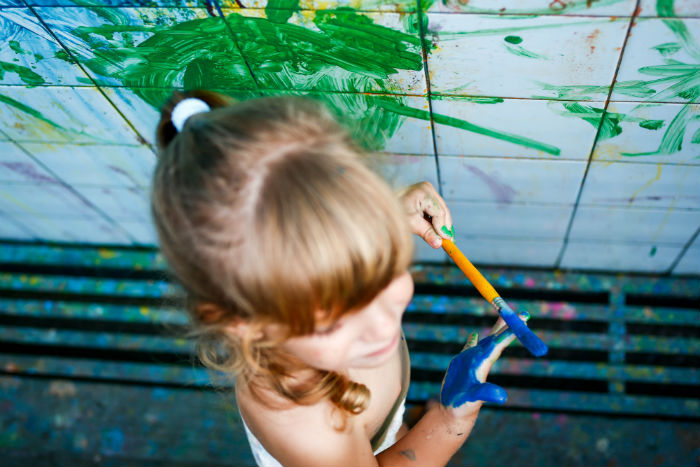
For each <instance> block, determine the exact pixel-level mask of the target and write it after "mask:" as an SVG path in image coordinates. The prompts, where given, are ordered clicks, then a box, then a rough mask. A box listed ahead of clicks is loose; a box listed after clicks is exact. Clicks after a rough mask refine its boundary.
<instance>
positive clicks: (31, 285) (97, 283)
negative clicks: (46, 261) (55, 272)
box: [0, 273, 179, 298]
mask: <svg viewBox="0 0 700 467" xmlns="http://www.w3.org/2000/svg"><path fill="white" fill-rule="evenodd" d="M0 289H9V290H13V291H23V292H27V293H29V292H44V293H45V292H58V293H82V294H99V295H119V296H128V297H163V298H166V297H172V296H175V295H176V294H177V293H178V292H179V289H178V288H177V287H176V286H175V285H173V284H171V283H169V282H166V281H155V280H124V279H108V278H94V277H71V276H65V277H63V276H42V275H32V274H11V273H0Z"/></svg>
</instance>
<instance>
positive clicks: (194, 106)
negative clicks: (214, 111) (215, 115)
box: [170, 97, 211, 133]
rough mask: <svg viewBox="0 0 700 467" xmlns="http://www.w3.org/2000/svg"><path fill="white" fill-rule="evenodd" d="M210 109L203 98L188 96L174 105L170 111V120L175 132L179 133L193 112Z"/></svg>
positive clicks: (197, 112)
mask: <svg viewBox="0 0 700 467" xmlns="http://www.w3.org/2000/svg"><path fill="white" fill-rule="evenodd" d="M210 110H211V108H210V107H209V106H208V105H207V103H206V102H204V101H203V100H201V99H197V98H194V97H188V98H187V99H183V100H181V101H180V102H178V103H177V105H175V107H174V108H173V111H172V112H171V113H170V121H171V122H173V126H174V127H175V129H176V130H177V132H178V133H180V132H181V131H182V128H183V127H184V126H185V122H186V121H187V119H188V118H190V117H191V116H192V115H194V114H199V113H202V112H209V111H210Z"/></svg>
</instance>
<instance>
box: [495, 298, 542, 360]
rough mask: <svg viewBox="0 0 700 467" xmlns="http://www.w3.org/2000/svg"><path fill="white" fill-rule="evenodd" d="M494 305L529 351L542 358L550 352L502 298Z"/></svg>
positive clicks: (496, 300) (496, 299)
mask: <svg viewBox="0 0 700 467" xmlns="http://www.w3.org/2000/svg"><path fill="white" fill-rule="evenodd" d="M493 304H494V305H495V306H496V307H497V308H498V314H500V315H501V318H503V321H505V322H506V324H507V325H508V327H509V328H510V329H511V330H512V331H513V332H514V333H515V336H516V337H517V338H518V340H519V341H520V342H521V343H522V344H523V345H524V346H525V348H526V349H527V350H529V351H530V352H531V353H532V354H533V355H534V356H535V357H541V356H543V355H545V354H546V353H547V351H548V350H549V348H548V347H547V344H545V343H544V342H543V341H542V339H540V338H539V337H537V335H536V334H535V333H534V332H532V331H531V330H530V328H528V327H527V325H526V324H525V323H523V322H522V320H521V319H520V318H518V315H517V313H516V312H514V311H513V310H512V308H511V307H509V306H508V304H507V303H506V301H505V300H503V299H502V298H501V297H496V298H495V299H494V300H493Z"/></svg>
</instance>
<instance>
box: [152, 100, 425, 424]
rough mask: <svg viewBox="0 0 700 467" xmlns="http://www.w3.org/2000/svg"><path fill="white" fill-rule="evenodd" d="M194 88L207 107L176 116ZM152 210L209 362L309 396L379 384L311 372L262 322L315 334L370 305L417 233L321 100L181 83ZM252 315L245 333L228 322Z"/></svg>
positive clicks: (162, 139) (162, 127)
mask: <svg viewBox="0 0 700 467" xmlns="http://www.w3.org/2000/svg"><path fill="white" fill-rule="evenodd" d="M186 97H197V98H199V99H202V100H204V101H205V102H207V104H208V105H209V106H210V107H211V109H212V110H211V111H209V112H205V113H202V114H196V115H194V116H193V117H191V118H190V119H188V120H187V123H186V124H185V126H184V128H183V130H182V132H181V133H178V132H177V130H175V128H174V127H173V124H172V122H171V119H170V116H171V112H172V110H173V108H174V106H175V105H176V104H177V103H178V102H179V101H181V100H182V99H184V98H186ZM156 136H157V142H158V149H159V160H158V164H157V167H156V170H155V174H154V178H153V188H152V199H151V202H152V211H153V217H154V219H155V225H156V229H157V232H158V237H159V241H160V247H161V251H162V253H163V255H164V256H165V258H166V259H167V261H168V263H169V266H170V267H171V269H172V271H173V273H174V274H175V276H176V277H177V279H178V280H179V281H180V282H181V284H182V285H183V287H184V289H185V292H186V294H187V301H188V304H189V305H188V308H189V311H190V312H191V315H192V318H193V326H194V327H193V331H194V334H195V335H196V336H197V341H198V355H199V358H200V359H201V360H202V362H203V363H204V364H205V365H207V366H209V367H211V368H215V369H218V370H222V371H227V372H232V373H233V374H235V375H236V376H237V377H238V378H244V379H245V381H246V382H247V383H248V384H249V385H250V386H251V388H252V389H253V393H254V394H256V396H258V397H260V393H259V391H258V389H259V388H261V387H263V386H264V387H266V388H272V389H274V390H276V391H277V392H278V393H279V394H281V395H282V396H283V397H285V398H287V399H288V400H291V401H294V402H296V403H300V404H311V403H314V402H316V401H318V400H320V399H321V398H323V397H328V398H329V399H330V400H331V401H332V402H333V403H334V404H335V405H336V406H337V407H339V408H342V409H343V410H345V411H348V412H351V413H360V412H362V411H363V410H364V409H365V408H366V406H367V404H368V402H369V391H368V390H367V388H366V387H365V386H363V385H360V384H357V383H354V382H352V381H350V380H349V379H348V377H347V376H346V375H341V374H337V373H334V372H329V371H322V370H317V369H314V371H312V372H311V373H313V375H314V376H312V377H311V378H309V379H308V380H306V381H303V382H301V383H300V382H298V381H294V382H293V381H292V379H291V378H288V376H289V375H290V374H291V373H292V372H294V371H295V370H300V369H308V367H306V366H305V365H304V364H303V363H301V362H300V361H298V360H297V359H295V358H293V357H292V356H291V355H289V354H286V353H285V352H284V351H283V350H281V349H280V347H279V345H278V344H279V343H280V341H275V342H273V341H270V339H269V338H268V337H267V336H266V335H265V333H264V332H263V330H264V329H265V327H266V326H267V325H269V324H283V325H285V329H287V333H286V335H285V337H284V338H288V337H292V336H300V335H306V334H310V333H313V332H314V330H315V327H316V324H317V321H318V320H319V311H322V313H323V316H322V317H321V319H322V320H323V321H327V322H332V321H334V320H336V319H338V318H339V317H340V316H342V315H343V314H345V313H352V312H353V311H355V310H357V309H359V308H361V307H362V306H364V305H366V304H368V303H369V302H370V301H372V299H373V298H374V297H375V296H376V295H377V294H378V293H379V292H380V291H381V290H382V289H384V288H385V287H386V286H387V285H388V284H389V283H390V282H391V281H392V280H393V279H394V278H395V277H396V276H397V275H398V274H400V273H402V272H404V271H405V270H406V269H407V267H408V266H409V263H410V260H411V256H412V249H413V243H412V239H411V235H410V232H409V228H408V224H407V221H406V219H405V215H404V213H403V210H402V208H401V206H400V205H399V203H398V200H397V199H396V197H395V196H394V194H393V193H392V192H391V190H390V188H389V187H388V186H387V185H386V183H385V182H383V181H382V180H381V179H380V178H379V177H378V176H377V175H376V174H374V173H373V172H372V171H370V170H369V169H368V168H367V167H366V166H365V165H364V164H363V162H362V161H361V159H362V157H363V152H362V150H361V149H359V148H358V147H357V146H356V145H355V144H354V143H353V142H352V141H351V139H350V138H349V136H348V134H347V133H346V132H345V131H344V130H343V129H342V128H341V127H340V126H339V125H338V124H337V123H336V121H335V120H334V118H333V117H332V116H331V114H330V113H329V112H328V110H326V109H325V108H324V107H323V106H322V105H320V104H319V103H317V102H315V101H313V100H310V99H305V98H298V97H271V98H261V99H253V100H249V101H244V102H241V103H233V102H232V101H230V100H229V99H228V98H226V97H225V96H222V95H219V94H216V93H211V92H206V91H191V92H187V93H176V94H175V95H174V96H173V97H172V98H171V99H170V101H169V102H168V103H167V104H166V105H165V107H164V108H163V111H162V114H161V120H160V122H159V124H158V129H157V135H156ZM241 322H244V323H246V326H247V329H248V332H246V333H245V334H244V336H243V337H240V336H239V335H238V334H239V333H233V332H230V328H231V326H232V325H236V324H240V323H241Z"/></svg>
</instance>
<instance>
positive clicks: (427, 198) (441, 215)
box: [421, 182, 455, 240]
mask: <svg viewBox="0 0 700 467" xmlns="http://www.w3.org/2000/svg"><path fill="white" fill-rule="evenodd" d="M421 190H422V191H423V193H424V196H423V198H422V200H421V210H422V212H423V213H425V214H428V215H429V216H430V217H431V224H432V227H433V229H434V230H435V232H437V233H438V235H439V236H440V237H442V238H447V239H448V240H454V238H455V235H454V225H453V224H452V214H451V213H450V210H449V209H448V207H447V203H445V200H444V199H442V196H440V194H439V193H438V192H437V190H436V189H435V187H434V186H433V185H432V184H430V183H429V182H423V183H422V184H421Z"/></svg>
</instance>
